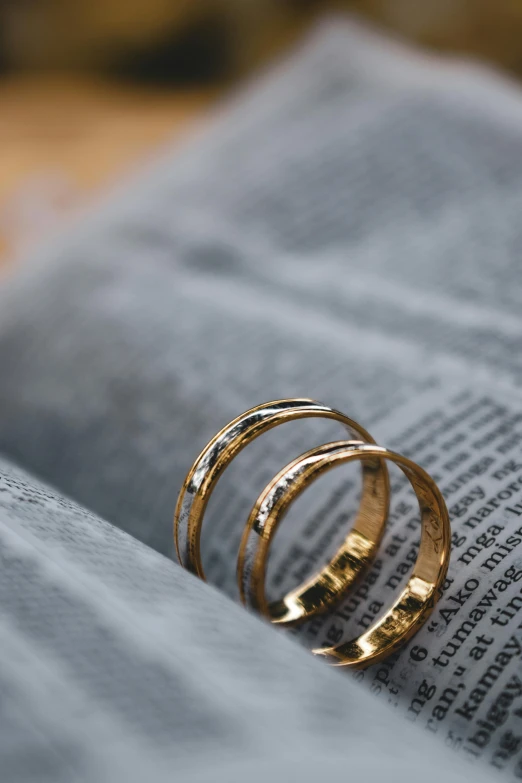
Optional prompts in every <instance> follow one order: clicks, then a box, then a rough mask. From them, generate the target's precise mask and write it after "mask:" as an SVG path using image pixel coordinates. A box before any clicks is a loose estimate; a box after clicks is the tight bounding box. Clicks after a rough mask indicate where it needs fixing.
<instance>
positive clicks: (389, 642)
mask: <svg viewBox="0 0 522 783" xmlns="http://www.w3.org/2000/svg"><path fill="white" fill-rule="evenodd" d="M368 458H370V459H373V460H375V465H378V464H380V462H381V460H383V459H388V460H391V461H392V462H394V463H395V464H396V465H398V466H399V467H400V468H401V469H402V471H403V472H404V473H405V475H406V476H407V477H408V479H409V480H410V482H411V484H412V487H413V489H414V491H415V494H416V496H417V499H418V502H419V507H420V514H421V524H422V533H421V541H420V548H419V554H418V558H417V561H416V563H415V566H414V568H413V573H412V575H411V576H410V578H409V580H408V582H407V584H406V586H405V588H404V590H403V591H402V593H401V594H400V596H399V597H398V599H397V600H396V601H395V603H394V604H393V605H392V606H391V608H390V609H389V610H388V611H387V612H386V614H385V615H384V617H383V618H382V619H381V620H379V621H378V622H376V623H375V624H374V625H373V626H372V627H371V628H370V629H369V630H367V631H366V632H365V633H364V634H362V635H361V636H359V637H358V638H357V639H354V640H351V641H348V642H346V643H343V644H340V645H338V646H336V647H325V648H320V649H315V650H313V652H314V654H315V655H321V656H324V657H326V658H327V659H328V660H329V662H330V663H333V664H334V665H337V666H366V665H368V664H370V663H376V662H377V661H379V660H381V659H382V658H385V657H386V656H387V655H389V654H390V653H391V652H393V650H394V649H395V648H397V647H398V646H400V645H401V644H403V643H404V642H405V641H406V640H407V639H409V638H410V637H411V636H412V635H413V634H414V633H415V632H416V631H417V630H418V629H419V628H420V627H421V625H422V624H423V623H424V622H425V620H426V619H427V617H428V616H429V614H430V612H431V610H432V609H433V607H434V605H435V603H436V600H437V597H438V591H439V588H440V586H441V584H442V582H443V580H444V578H445V576H446V572H447V569H448V564H449V555H450V525H449V516H448V511H447V508H446V504H445V502H444V498H443V497H442V495H441V493H440V491H439V489H438V488H437V486H436V484H435V483H434V481H433V479H432V478H431V477H430V476H429V475H428V474H427V473H426V472H425V471H424V470H423V469H422V468H420V467H419V466H418V465H417V464H416V463H415V462H412V461H411V460H409V459H408V458H407V457H403V456H401V455H400V454H396V453H394V452H392V451H388V449H385V448H382V447H381V446H376V445H374V444H360V443H353V442H350V441H339V442H336V443H329V444H326V445H325V446H320V447H318V448H316V449H312V450H311V451H308V452H307V453H306V454H303V455H302V456H301V457H298V458H297V459H296V460H294V461H293V462H291V463H290V464H289V465H287V466H286V468H283V470H281V471H280V472H279V473H278V474H277V476H275V478H274V479H273V480H272V481H271V482H270V483H269V484H268V486H267V487H266V488H265V489H264V490H263V492H262V493H261V495H260V496H259V498H258V500H257V502H256V504H255V506H254V508H253V509H252V512H251V514H250V516H249V519H248V522H247V525H246V528H245V531H244V534H243V540H242V546H241V551H240V557H239V559H238V579H239V582H240V584H241V585H242V596H243V598H244V600H245V602H246V603H247V604H249V605H250V606H252V607H254V608H257V609H258V610H259V611H260V612H261V613H262V614H264V615H266V616H270V611H269V604H268V603H267V600H266V597H265V574H266V566H267V558H268V551H269V547H270V543H271V541H272V539H273V536H274V534H275V532H276V530H277V527H278V525H279V523H280V522H281V520H282V518H283V516H284V515H285V513H286V512H287V511H288V509H289V507H290V505H291V503H292V502H293V501H294V500H295V499H296V498H297V496H298V495H299V494H300V493H301V492H302V491H303V490H304V489H305V488H306V487H307V486H308V485H309V484H310V483H311V482H313V481H314V480H315V479H317V478H319V476H320V475H322V474H323V473H325V472H327V471H329V470H331V469H332V468H334V467H335V466H337V465H340V464H342V463H345V462H349V461H351V460H366V461H368ZM281 488H284V491H282V489H281ZM358 521H359V518H358ZM354 531H355V532H356V533H357V535H358V536H361V537H362V540H363V546H364V538H365V537H366V536H365V528H364V526H363V527H362V528H361V527H358V528H357V530H356V528H355V527H354V529H353V531H352V533H353V532H354ZM356 541H357V538H356V539H354V544H355V542H356ZM290 595H292V594H290ZM304 598H306V595H305V596H304ZM283 600H287V601H288V596H286V597H285V599H283ZM299 601H301V604H300V605H299ZM294 603H295V604H297V605H296V606H295V607H294V611H295V612H296V613H297V614H299V615H300V616H301V615H304V614H305V613H306V611H307V609H308V607H307V604H306V601H303V594H302V591H301V594H300V595H297V596H294ZM309 614H310V613H309Z"/></svg>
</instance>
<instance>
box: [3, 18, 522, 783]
mask: <svg viewBox="0 0 522 783" xmlns="http://www.w3.org/2000/svg"><path fill="white" fill-rule="evenodd" d="M521 125H522V101H521V98H520V95H519V92H518V88H515V87H514V86H513V85H511V84H509V83H507V82H506V83H504V82H503V81H502V80H501V79H500V78H499V77H497V76H494V75H492V74H489V73H488V72H486V71H485V70H483V69H481V68H478V67H474V66H470V65H467V64H463V63H460V64H451V63H447V62H443V63H439V62H438V61H437V60H435V59H430V58H425V57H423V56H421V55H419V54H417V53H413V52H410V51H408V50H403V49H402V48H401V47H399V46H397V45H395V44H390V43H388V42H386V41H384V40H383V39H381V38H379V37H378V36H374V35H373V34H370V33H367V32H365V31H364V30H362V29H361V28H359V27H358V26H356V25H343V24H341V23H338V22H334V23H333V24H332V25H331V26H325V27H324V28H323V29H322V30H320V31H318V32H317V34H316V36H315V37H314V38H313V39H312V40H311V41H310V42H308V43H307V44H306V45H305V46H304V47H303V49H302V50H301V51H299V52H297V53H296V55H295V56H294V57H293V58H291V59H290V61H289V62H288V63H285V64H283V65H282V66H281V68H280V69H279V70H276V71H275V72H274V73H272V74H269V75H267V76H266V77H265V78H264V79H262V80H260V83H259V84H257V85H254V86H253V87H252V88H251V89H250V91H247V92H246V94H244V95H243V96H239V97H238V98H237V100H236V102H235V103H234V105H232V106H231V107H230V108H229V109H227V110H226V111H224V112H223V114H222V116H221V117H219V118H218V119H217V120H216V122H215V124H214V125H213V126H212V128H211V129H209V130H208V131H207V133H206V135H205V134H204V135H203V137H202V138H201V139H200V140H198V141H197V142H195V143H194V144H193V145H192V146H191V147H189V148H187V149H186V150H185V151H183V152H182V153H181V154H180V153H178V152H174V153H166V154H165V155H164V156H163V157H161V158H160V160H159V161H158V165H157V166H156V167H155V168H154V169H153V170H151V171H150V172H149V173H146V174H145V175H144V176H143V177H142V178H138V180H136V181H135V182H134V183H129V184H126V185H125V186H124V187H123V188H122V190H121V192H120V193H117V194H116V195H115V196H114V197H113V198H112V200H110V202H109V203H108V204H105V205H103V207H102V208H100V210H99V212H97V213H96V214H94V215H92V216H91V218H90V219H89V220H87V221H85V223H84V224H82V225H79V226H77V227H75V228H72V229H71V232H70V235H69V236H66V237H63V238H61V239H59V240H57V241H56V243H54V244H52V245H49V246H48V247H47V248H46V249H45V250H44V251H42V253H41V254H40V256H39V257H38V258H36V259H34V261H33V263H32V264H28V265H27V266H26V267H25V269H24V270H23V271H22V272H21V273H20V274H19V275H18V276H16V277H14V278H13V280H12V282H11V283H10V284H6V285H5V286H4V287H3V290H2V291H1V292H0V366H2V367H3V368H4V373H3V376H2V378H1V380H0V447H1V448H2V449H3V450H4V451H5V452H6V453H7V454H8V455H9V456H11V458H13V459H15V460H16V461H18V462H20V463H21V464H23V465H24V466H27V467H28V468H30V469H31V470H32V471H34V472H35V473H36V474H38V475H40V476H43V477H44V478H45V479H46V480H47V481H49V482H51V483H52V484H54V485H55V486H57V487H60V489H61V490H62V491H64V492H65V493H67V494H68V495H70V496H72V497H74V498H75V499H76V500H79V501H80V502H81V503H83V504H84V505H86V506H87V507H89V508H91V509H93V510H94V511H96V512H97V513H99V514H101V515H102V516H104V517H105V518H106V519H108V520H109V521H110V522H112V523H114V524H115V525H117V526H118V527H120V528H122V529H123V530H125V531H127V532H128V533H130V534H132V535H133V536H134V537H136V538H137V539H139V540H140V541H142V542H144V543H146V544H147V545H149V546H150V547H152V548H154V549H156V550H157V551H159V552H161V553H163V554H168V555H172V553H173V546H172V514H173V509H174V506H175V502H176V497H177V493H178V490H179V487H180V486H181V483H182V480H183V478H184V476H185V474H186V472H187V470H188V469H189V467H190V465H191V463H192V460H193V459H194V458H195V457H196V456H197V454H198V452H199V450H200V449H201V448H202V447H203V446H204V445H205V443H206V442H207V441H208V440H209V439H210V438H211V437H212V436H213V435H214V434H215V433H216V431H217V430H219V429H220V428H221V427H222V426H224V425H225V424H226V423H227V422H228V421H229V420H230V419H232V418H234V417H235V416H237V415H238V414H239V413H240V412H241V411H243V410H245V409H247V408H250V407H252V406H253V405H255V404H258V403H260V402H263V401H265V400H270V399H277V398H281V397H287V396H304V395H307V396H310V397H314V398H317V399H319V400H322V401H323V402H325V403H327V404H329V405H333V406H336V407H338V408H340V409H341V410H343V411H344V412H346V413H347V415H349V416H351V417H353V418H356V419H358V420H359V421H360V422H361V424H362V425H363V426H365V427H367V428H368V429H369V430H370V432H371V433H372V434H373V435H374V437H375V438H376V439H377V440H378V441H379V442H382V443H383V444H384V445H387V446H389V447H390V448H397V449H398V450H399V451H403V452H405V453H407V454H408V455H409V456H411V457H412V458H413V459H416V460H418V461H419V464H421V465H422V466H423V467H424V468H426V469H427V470H428V471H430V472H432V473H433V475H434V477H435V478H436V480H437V481H438V482H439V483H440V486H441V488H442V489H443V491H444V492H445V494H446V497H447V501H448V505H449V507H450V513H451V516H452V525H453V530H454V535H455V538H454V551H453V556H452V564H451V569H450V573H449V576H448V582H447V584H446V586H445V592H444V596H443V599H442V600H441V602H440V604H439V605H438V607H437V609H436V611H435V612H434V614H433V618H432V620H431V621H430V622H429V623H428V625H427V626H426V627H425V628H424V629H423V630H422V631H421V632H420V634H418V635H417V636H416V637H415V639H413V640H412V642H411V643H410V644H409V645H408V646H407V647H406V648H405V649H404V650H403V651H402V652H401V653H400V654H399V655H398V656H397V657H396V658H393V659H391V660H390V661H388V662H387V663H386V664H383V667H379V668H378V669H373V668H371V669H369V670H368V671H366V672H364V673H363V674H359V675H357V676H358V677H359V678H362V679H363V680H364V682H365V683H366V684H367V685H368V686H369V688H370V690H374V691H376V692H378V695H380V697H381V701H382V700H384V701H388V700H389V701H390V702H391V705H392V707H393V708H394V709H395V710H396V712H397V714H400V715H403V716H404V717H406V718H407V719H408V720H409V721H410V722H411V723H415V724H417V725H419V726H423V727H424V728H427V730H428V731H429V732H430V733H431V735H432V738H433V740H438V741H439V746H441V745H442V744H444V743H446V744H448V745H450V746H453V747H455V748H456V749H457V750H459V751H460V754H461V756H463V757H465V758H466V759H467V760H468V761H469V762H471V763H475V765H476V766H477V768H478V766H480V764H486V765H488V767H489V770H490V771H495V770H496V771H498V772H502V773H503V774H504V775H505V776H511V777H513V776H515V775H520V772H521V770H520V763H521V758H522V748H521V745H520V735H521V734H522V731H521V729H520V726H519V721H520V717H519V715H518V712H519V710H520V707H521V704H520V694H519V693H518V690H517V689H518V684H517V683H518V679H516V678H517V677H518V675H517V667H518V666H519V661H520V648H519V647H518V646H517V644H518V640H519V630H518V625H517V623H518V622H519V621H518V618H517V612H518V609H517V607H518V603H519V594H520V588H521V587H522V584H520V583H519V581H518V580H519V576H518V574H519V561H520V556H519V555H518V554H517V552H518V551H519V549H518V548H519V546H520V544H519V543H517V542H518V541H519V532H518V531H519V530H520V528H521V519H522V517H519V516H518V511H519V504H520V502H521V498H520V496H519V494H518V486H519V483H518V482H519V480H520V464H521V462H522V454H521V448H520V443H521V439H520V435H519V416H520V413H519V411H520V399H521V398H520V382H521V373H522V365H521V355H520V350H519V345H520V327H521V319H520V304H521V297H522V294H521V290H522V289H521V288H520V285H518V283H519V282H520V269H519V266H520V265H519V252H518V251H519V249H520V247H522V233H521V223H520V219H519V216H520V211H521V208H522V186H521V183H522V171H521V165H522V164H521V161H522V155H521V154H520V152H521V150H520V145H521V141H520V138H521V136H520V127H521ZM288 428H289V429H287V428H286V426H285V428H281V430H284V432H274V433H271V434H270V437H268V436H267V438H266V439H265V438H263V439H260V441H259V443H256V444H254V445H253V446H252V448H251V449H250V448H249V449H248V450H247V451H245V453H244V454H242V455H241V457H240V458H239V459H238V461H237V464H235V465H234V466H233V467H232V468H231V470H230V471H227V474H226V476H224V477H223V481H222V483H221V482H220V486H218V488H217V491H216V494H215V497H213V498H212V501H211V505H210V507H209V514H208V519H207V520H206V524H205V529H204V535H203V545H204V558H205V559H204V563H205V568H206V572H207V575H208V578H209V581H210V582H211V583H212V584H213V585H216V586H218V587H220V588H221V589H222V590H223V591H225V592H227V593H228V594H229V595H231V596H234V597H236V595H237V591H236V587H235V583H236V580H235V565H236V556H237V547H238V542H239V538H240V536H241V532H242V525H243V523H244V520H245V519H246V514H247V513H248V511H249V510H250V508H251V506H252V504H253V503H254V501H255V499H256V496H257V493H258V492H259V491H260V490H261V489H262V488H263V486H264V484H265V483H266V482H267V481H268V480H269V479H270V478H272V476H273V475H274V474H275V473H276V472H277V470H278V469H279V468H281V467H282V466H283V465H284V464H285V463H286V462H287V461H288V460H289V459H292V458H293V457H295V456H296V455H298V454H299V453H301V452H302V451H304V450H305V449H308V448H310V447H312V446H313V445H314V444H317V443H320V442H324V441H325V440H330V439H332V438H339V437H343V436H345V435H346V433H345V432H344V431H343V430H340V429H339V428H337V429H336V428H333V427H330V428H328V427H326V426H325V425H324V423H321V422H302V423H299V422H297V423H295V426H294V425H288ZM261 440H262V442H261ZM337 473H339V475H337ZM332 482H333V483H331V484H328V482H325V483H323V482H321V483H320V485H318V487H317V492H314V495H313V497H312V499H311V500H310V505H305V506H303V505H301V506H296V509H295V513H294V519H292V518H289V519H287V520H285V523H284V525H283V528H282V530H281V536H280V537H279V535H278V540H277V542H276V544H277V546H275V547H274V557H273V560H271V563H270V565H269V577H270V579H269V589H270V590H271V591H272V592H273V594H274V595H280V594H281V593H282V591H283V590H285V589H287V588H288V587H289V586H294V585H295V584H296V583H297V582H298V581H299V579H301V578H303V577H304V576H305V575H306V573H309V572H310V571H311V570H313V569H314V568H315V567H317V565H319V564H320V561H321V560H322V559H324V558H326V557H327V556H328V553H329V552H331V551H333V548H334V547H335V543H336V541H338V540H339V537H340V536H342V534H343V532H344V531H345V530H346V527H347V525H349V521H350V519H351V518H353V513H354V512H355V509H356V506H357V500H358V498H357V488H358V484H357V471H356V470H354V471H352V473H350V474H349V473H348V472H346V473H343V472H341V471H339V472H336V474H335V475H333V476H332ZM336 482H337V483H336ZM393 499H394V505H393V508H392V519H391V523H390V529H389V532H388V533H387V538H386V540H385V544H384V548H383V551H382V556H381V557H380V559H379V561H378V563H376V566H375V568H377V564H378V566H379V569H378V573H377V572H375V573H373V572H372V573H371V574H370V575H369V576H368V579H374V584H372V585H369V583H367V584H368V591H367V594H366V593H365V592H364V590H363V593H362V594H361V593H357V592H355V593H354V594H353V596H352V597H351V599H350V598H347V599H346V601H345V602H343V604H342V605H341V606H340V607H339V608H338V609H337V610H336V612H335V613H333V614H331V615H329V616H327V617H325V618H322V619H320V620H317V621H313V622H312V623H310V624H309V625H307V626H305V627H304V628H303V629H302V630H300V631H299V632H295V634H294V635H295V637H296V640H297V641H301V640H302V641H303V643H305V644H308V645H310V644H311V645H312V646H313V645H317V644H322V643H324V642H330V641H334V640H335V639H339V640H340V639H341V638H343V637H344V636H345V635H347V636H349V635H350V634H353V633H356V632H357V631H358V629H359V628H361V627H365V624H367V623H368V622H371V620H372V619H373V617H376V616H378V614H379V612H380V611H381V610H383V609H384V608H385V605H387V604H388V603H390V602H391V601H392V599H393V596H394V594H395V592H394V591H397V590H399V589H400V585H401V584H402V583H403V582H405V581H406V579H407V572H408V569H409V568H410V567H411V565H412V563H413V558H414V557H415V553H416V541H417V539H418V537H419V529H418V522H417V521H416V515H417V510H416V507H415V504H414V499H413V498H412V497H411V494H410V493H409V490H408V488H407V487H406V486H403V482H401V481H399V480H398V479H397V477H395V478H394V494H393ZM304 512H306V513H304ZM370 588H371V589H370ZM360 589H361V588H360ZM490 591H493V592H490ZM350 601H351V603H350ZM481 602H484V603H483V605H482V606H480V607H478V605H479V603H481ZM488 602H489V603H488ZM477 607H478V608H477ZM452 610H455V611H452ZM360 623H363V625H362V626H361V625H360ZM272 635H273V637H274V638H276V636H277V634H276V633H275V632H273V634H272ZM454 637H456V638H454ZM456 645H457V646H456ZM482 650H483V652H481V651H482ZM491 667H493V668H491ZM379 672H384V673H379ZM349 678H350V675H349V674H348V675H347V676H346V679H347V680H348V679H349ZM461 686H462V687H461ZM486 686H487V687H486ZM433 689H435V690H433ZM377 703H378V702H377ZM475 707H476V709H475ZM495 716H496V717H495ZM405 725H407V723H405ZM474 774H475V773H474Z"/></svg>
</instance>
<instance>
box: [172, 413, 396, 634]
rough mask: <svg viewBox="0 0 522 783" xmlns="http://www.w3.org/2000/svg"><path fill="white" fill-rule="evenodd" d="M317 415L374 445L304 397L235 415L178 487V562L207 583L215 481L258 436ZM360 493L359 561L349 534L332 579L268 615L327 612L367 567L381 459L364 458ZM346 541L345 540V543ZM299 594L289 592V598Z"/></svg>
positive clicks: (384, 479) (383, 477) (379, 505)
mask: <svg viewBox="0 0 522 783" xmlns="http://www.w3.org/2000/svg"><path fill="white" fill-rule="evenodd" d="M309 417H321V418H327V419H333V420H335V421H338V422H340V423H342V424H343V425H344V426H345V427H346V428H347V429H348V430H349V432H350V433H351V434H352V435H355V437H356V439H357V441H361V440H362V441H365V442H367V443H368V442H369V443H374V440H373V438H372V437H371V436H370V435H369V433H368V432H366V430H364V429H363V428H362V427H361V426H360V425H359V424H357V422H355V421H353V420H352V419H349V418H348V417H347V416H345V415H344V414H343V413H340V412H339V411H337V410H335V409H333V408H330V407H328V406H327V405H323V404H322V403H319V402H316V401H315V400H310V399H306V398H299V399H289V400H276V401H274V402H268V403H265V404H263V405H258V406H256V407H255V408H251V409H250V410H248V411H246V413H243V414H242V415H241V416H238V417H237V418H236V419H234V420H233V421H232V422H230V424H228V425H227V426H226V427H224V428H223V429H222V430H221V431H220V432H219V433H218V434H217V435H216V436H215V437H214V438H213V439H212V440H211V441H210V442H209V443H208V444H207V446H206V447H205V448H204V449H203V451H202V452H201V454H200V455H199V457H198V458H197V459H196V461H195V462H194V464H193V465H192V467H191V469H190V471H189V473H188V475H187V477H186V479H185V481H184V483H183V486H182V488H181V491H180V494H179V497H178V502H177V505H176V512H175V515H174V541H175V545H176V552H177V555H178V559H179V562H180V563H181V565H182V566H184V567H185V568H187V569H188V570H189V571H192V572H193V573H195V574H197V575H198V576H199V577H200V578H201V579H205V574H204V571H203V565H202V562H201V551H200V539H201V529H202V524H203V516H204V513H205V509H206V506H207V504H208V501H209V499H210V496H211V494H212V492H213V490H214V487H215V485H216V482H217V480H218V479H219V477H220V476H221V474H222V473H223V471H224V470H225V469H226V467H227V466H228V465H229V464H230V462H231V461H232V460H233V459H234V457H235V456H237V455H238V454H239V452H240V451H242V450H243V449H244V448H245V447H246V446H247V445H248V444H249V443H251V442H252V441H253V440H254V439H255V438H257V437H259V435H261V434H263V433H264V432H267V431H268V430H270V429H272V428H273V427H276V426H277V425H279V424H282V423H283V422H286V421H291V420H295V419H301V418H309ZM362 468H363V492H362V498H361V505H360V509H359V512H358V514H357V518H356V522H355V527H356V528H357V529H359V527H361V526H362V527H363V528H364V530H365V531H366V534H367V535H366V539H365V540H364V541H362V540H361V542H360V543H361V548H360V550H357V555H358V556H357V557H355V558H354V559H353V563H352V562H351V561H350V558H352V555H353V554H354V551H355V549H354V546H352V539H353V536H352V534H351V533H350V535H349V536H348V539H349V542H350V547H349V552H348V551H347V550H346V542H344V543H343V545H342V546H341V548H340V550H339V552H338V553H337V555H336V556H335V558H334V560H335V561H336V563H337V566H338V573H337V572H336V578H335V579H332V580H330V581H328V579H326V577H325V574H324V573H323V572H321V573H320V574H319V576H318V578H316V580H315V581H314V580H310V581H309V582H307V583H306V585H305V593H306V597H307V600H306V603H301V604H297V602H296V601H295V600H291V601H290V603H289V604H288V605H285V604H284V602H281V601H277V602H275V604H274V605H270V604H268V605H267V609H266V613H267V615H268V616H270V617H272V618H273V619H274V620H275V621H276V622H278V623H280V624H282V623H289V622H293V623H294V622H296V621H298V620H300V619H306V617H309V616H310V615H311V614H316V613H317V612H320V611H324V610H326V609H327V608H328V607H329V606H331V605H332V603H333V602H334V601H335V600H337V599H338V598H339V597H340V595H341V592H344V590H346V588H347V587H349V585H350V584H351V582H352V581H353V579H354V578H355V577H356V576H357V575H358V574H359V572H360V571H361V569H362V568H363V567H364V566H365V565H367V564H368V563H369V562H370V561H371V559H372V558H373V555H374V554H375V552H376V551H377V548H378V546H379V543H380V540H381V538H382V534H383V532H384V527H385V524H386V518H387V516H388V509H389V478H388V469H387V467H386V464H385V461H384V460H381V459H380V457H378V458H377V459H376V458H375V457H374V456H372V457H371V458H369V459H365V458H364V457H363V458H362ZM348 539H347V540H348ZM347 557H348V561H350V568H347V570H346V574H345V576H343V577H342V578H341V576H340V574H341V571H340V570H339V569H341V566H343V564H344V563H345V560H346V559H347ZM298 592H299V591H293V593H292V594H291V597H292V596H294V595H295V594H297V593H298Z"/></svg>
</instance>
